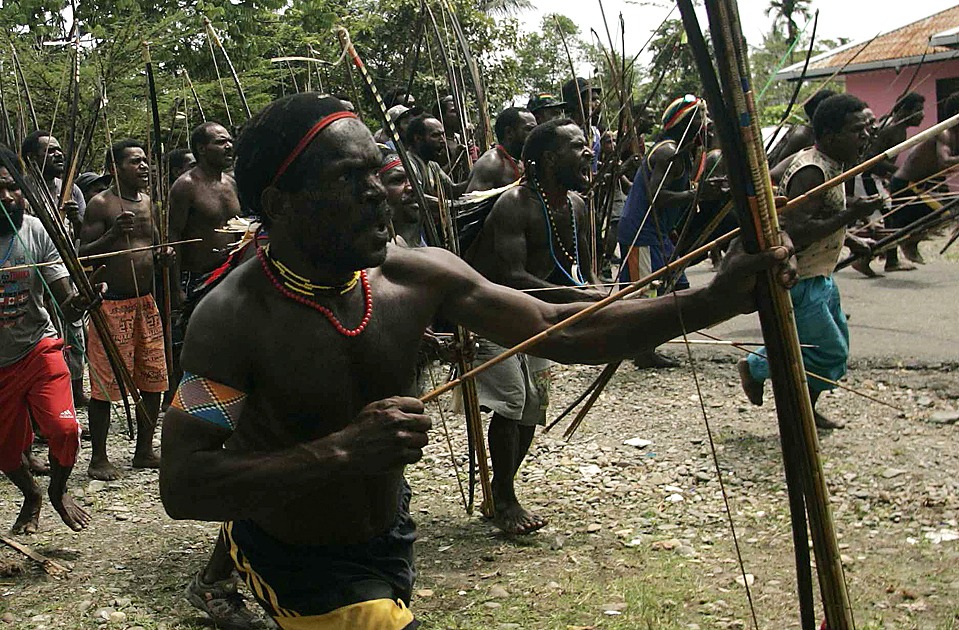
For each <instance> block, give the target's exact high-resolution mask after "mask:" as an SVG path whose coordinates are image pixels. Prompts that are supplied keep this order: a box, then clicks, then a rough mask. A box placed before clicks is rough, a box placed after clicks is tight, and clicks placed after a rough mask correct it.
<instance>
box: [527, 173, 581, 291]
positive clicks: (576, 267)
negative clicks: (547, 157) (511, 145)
mask: <svg viewBox="0 0 959 630" xmlns="http://www.w3.org/2000/svg"><path fill="white" fill-rule="evenodd" d="M530 180H531V181H532V182H533V187H534V189H535V190H536V194H537V195H538V196H539V200H540V203H542V205H543V214H545V215H546V220H547V225H546V237H547V240H548V241H549V253H550V255H551V256H552V257H553V264H554V265H555V266H556V268H557V269H559V270H560V271H561V272H562V273H563V275H564V276H566V277H567V278H568V279H569V281H570V282H572V283H573V284H575V285H579V286H582V285H584V284H586V283H585V282H584V281H583V279H582V278H583V277H582V273H581V272H580V264H579V227H578V226H577V224H576V211H575V210H573V202H572V200H571V199H570V197H569V193H568V192H567V193H566V204H567V205H568V206H569V214H570V222H571V223H572V225H573V252H574V255H570V253H569V251H568V250H567V249H566V246H565V245H563V239H562V238H561V237H560V234H559V230H558V229H557V228H556V223H555V222H554V220H553V212H552V210H550V207H549V203H548V202H547V201H546V194H545V193H544V192H543V190H542V189H541V188H540V185H539V181H538V180H537V179H536V178H535V177H530ZM553 234H555V235H556V238H555V239H554V238H553ZM554 240H555V241H556V242H557V243H559V247H560V249H561V250H563V254H565V255H566V258H568V259H569V261H570V262H571V263H572V265H573V274H575V275H576V276H577V277H576V278H574V277H573V275H571V274H570V273H569V272H567V271H566V267H564V266H563V265H561V264H560V262H559V261H558V260H557V259H556V252H555V250H554V249H553V241H554Z"/></svg>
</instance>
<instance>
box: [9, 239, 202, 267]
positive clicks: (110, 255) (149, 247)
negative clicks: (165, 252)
mask: <svg viewBox="0 0 959 630" xmlns="http://www.w3.org/2000/svg"><path fill="white" fill-rule="evenodd" d="M202 240H203V239H202V238H188V239H186V240H183V241H173V242H171V243H159V244H157V245H144V246H143V247H133V248H131V249H121V250H118V251H115V252H105V253H103V254H91V255H90V256H78V257H77V260H79V261H80V262H81V263H88V262H93V261H94V260H103V259H104V258H113V257H114V256H122V255H123V254H135V253H137V252H147V251H151V250H156V249H163V248H164V247H173V246H174V245H185V244H187V243H199V242H200V241H202ZM59 264H61V263H60V261H54V262H37V263H27V264H25V265H14V266H13V267H4V268H3V270H4V271H20V270H21V269H34V268H36V267H49V266H51V265H59Z"/></svg>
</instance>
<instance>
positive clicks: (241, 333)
mask: <svg viewBox="0 0 959 630" xmlns="http://www.w3.org/2000/svg"><path fill="white" fill-rule="evenodd" d="M258 265H259V263H258V261H257V260H256V259H253V260H248V261H247V262H245V263H243V264H242V265H240V266H239V267H238V268H237V269H236V270H234V271H233V272H232V273H231V274H230V275H229V276H227V277H226V279H224V280H223V282H221V283H220V284H219V285H218V286H217V287H216V288H214V289H213V290H212V291H210V293H209V294H208V295H207V296H205V297H204V298H203V300H202V301H201V302H200V304H199V305H198V306H197V307H196V310H195V311H194V312H193V315H192V316H191V317H190V323H189V326H188V327H187V331H186V339H185V341H184V344H183V355H182V360H181V361H182V364H183V368H184V370H186V371H188V372H193V373H195V374H201V375H203V376H206V377H208V378H211V379H213V380H216V381H218V382H221V383H224V384H226V385H229V386H231V387H234V388H236V389H239V390H241V391H250V387H251V385H250V382H251V375H250V367H251V365H253V363H254V361H253V359H254V358H255V357H256V356H257V352H258V351H257V346H256V343H257V337H258V335H257V332H258V331H260V330H262V327H264V326H268V325H269V314H268V313H267V312H266V309H265V301H264V300H263V295H262V291H261V289H262V288H263V287H266V286H267V285H266V284H265V283H264V282H262V278H261V277H259V275H258V272H259V267H258Z"/></svg>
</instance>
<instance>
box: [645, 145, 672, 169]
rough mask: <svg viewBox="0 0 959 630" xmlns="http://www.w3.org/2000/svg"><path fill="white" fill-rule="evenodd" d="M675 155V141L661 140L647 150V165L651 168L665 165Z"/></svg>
mask: <svg viewBox="0 0 959 630" xmlns="http://www.w3.org/2000/svg"><path fill="white" fill-rule="evenodd" d="M674 157H676V143H675V142H673V141H672V140H667V141H665V142H661V143H659V144H657V145H656V146H655V147H653V150H652V151H650V152H649V158H648V159H649V165H650V167H652V168H653V169H656V168H659V167H665V166H666V165H667V164H669V162H670V161H671V160H672V159H673V158H674Z"/></svg>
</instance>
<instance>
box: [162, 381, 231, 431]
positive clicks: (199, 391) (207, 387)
mask: <svg viewBox="0 0 959 630" xmlns="http://www.w3.org/2000/svg"><path fill="white" fill-rule="evenodd" d="M245 402H246V394H244V393H243V392H241V391H239V390H236V389H233V388H232V387H230V386H229V385H224V384H223V383H217V382H216V381H211V380H210V379H208V378H205V377H203V376H199V375H197V374H191V373H190V372H184V373H183V378H182V379H181V380H180V386H179V387H178V388H177V390H176V395H175V396H174V397H173V402H171V403H170V406H171V407H174V408H176V409H179V410H180V411H182V412H184V413H187V414H189V415H191V416H193V417H194V418H199V419H200V420H203V421H204V422H209V423H210V424H213V425H216V426H218V427H222V428H224V429H226V430H228V431H232V430H234V429H235V428H236V423H237V420H239V418H240V412H242V411H243V405H244V403H245Z"/></svg>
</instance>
